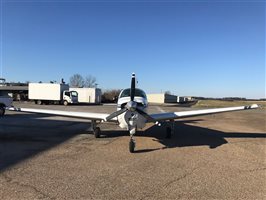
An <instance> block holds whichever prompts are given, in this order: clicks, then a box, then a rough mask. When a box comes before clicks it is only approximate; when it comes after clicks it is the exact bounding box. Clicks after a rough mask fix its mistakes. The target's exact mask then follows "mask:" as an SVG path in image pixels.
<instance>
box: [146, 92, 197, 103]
mask: <svg viewBox="0 0 266 200" xmlns="http://www.w3.org/2000/svg"><path fill="white" fill-rule="evenodd" d="M147 98H148V102H149V103H187V102H192V101H194V98H193V97H188V96H186V97H185V96H176V95H172V94H166V93H160V94H147Z"/></svg>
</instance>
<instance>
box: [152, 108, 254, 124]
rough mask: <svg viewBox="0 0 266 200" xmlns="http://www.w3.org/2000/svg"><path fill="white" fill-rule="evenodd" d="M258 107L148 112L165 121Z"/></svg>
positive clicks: (157, 119)
mask: <svg viewBox="0 0 266 200" xmlns="http://www.w3.org/2000/svg"><path fill="white" fill-rule="evenodd" d="M255 108H258V105H257V104H253V105H250V106H239V107H229V108H213V109H204V110H190V111H181V112H167V113H157V114H150V116H151V117H152V118H153V119H154V120H156V121H165V120H171V119H180V118H186V117H194V116H200V115H209V114H215V113H222V112H231V111H238V110H247V109H255Z"/></svg>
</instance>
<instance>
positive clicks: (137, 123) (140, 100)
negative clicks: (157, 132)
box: [117, 90, 148, 130]
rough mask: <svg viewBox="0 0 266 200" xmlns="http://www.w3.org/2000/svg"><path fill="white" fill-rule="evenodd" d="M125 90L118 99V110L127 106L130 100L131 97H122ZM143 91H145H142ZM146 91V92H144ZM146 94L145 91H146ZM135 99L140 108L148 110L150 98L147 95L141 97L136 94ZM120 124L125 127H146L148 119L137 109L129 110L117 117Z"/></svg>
mask: <svg viewBox="0 0 266 200" xmlns="http://www.w3.org/2000/svg"><path fill="white" fill-rule="evenodd" d="M123 91H124V90H122V91H121V93H120V95H119V98H118V101H117V110H120V109H122V108H124V106H126V104H127V103H128V102H130V97H129V96H127V97H121V94H122V93H123ZM142 92H143V91H142ZM143 93H144V92H143ZM144 94H145V93H144ZM134 101H135V102H137V105H138V108H140V109H141V110H143V111H144V112H147V108H148V100H147V97H146V95H144V96H142V97H140V96H135V97H134ZM117 119H118V122H119V126H120V127H121V128H124V129H128V130H129V129H130V128H132V127H136V128H137V129H142V128H144V127H145V124H146V121H147V120H146V119H145V118H144V117H143V116H142V115H141V114H139V113H138V112H136V111H131V110H127V111H126V112H125V113H123V114H121V115H119V116H118V117H117Z"/></svg>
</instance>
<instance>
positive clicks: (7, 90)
mask: <svg viewBox="0 0 266 200" xmlns="http://www.w3.org/2000/svg"><path fill="white" fill-rule="evenodd" d="M0 96H10V97H12V98H13V99H14V100H25V99H27V96H28V84H27V83H6V82H5V79H3V78H1V79H0Z"/></svg>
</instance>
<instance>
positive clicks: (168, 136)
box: [166, 127, 172, 139]
mask: <svg viewBox="0 0 266 200" xmlns="http://www.w3.org/2000/svg"><path fill="white" fill-rule="evenodd" d="M171 132H172V130H171V128H170V127H167V128H166V138H168V139H170V138H171V137H172V133H171Z"/></svg>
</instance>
